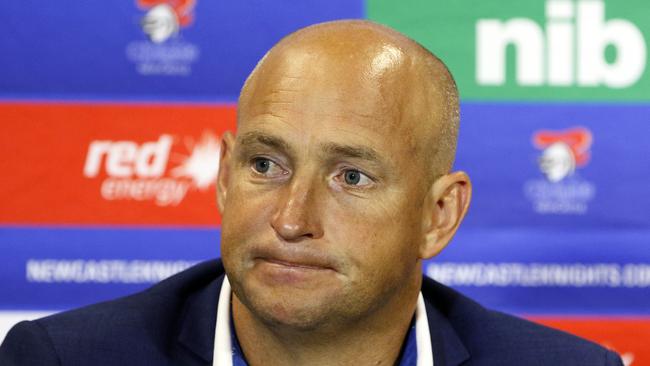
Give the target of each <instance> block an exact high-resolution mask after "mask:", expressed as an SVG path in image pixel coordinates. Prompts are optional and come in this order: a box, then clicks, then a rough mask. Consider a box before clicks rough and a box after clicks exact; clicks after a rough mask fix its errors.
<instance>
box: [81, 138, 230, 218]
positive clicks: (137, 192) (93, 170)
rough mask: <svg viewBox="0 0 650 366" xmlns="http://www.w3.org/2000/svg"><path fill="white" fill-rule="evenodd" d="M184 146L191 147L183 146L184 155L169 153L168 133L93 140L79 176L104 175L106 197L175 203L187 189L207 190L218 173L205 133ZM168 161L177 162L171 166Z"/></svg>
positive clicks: (215, 152) (213, 142) (214, 144)
mask: <svg viewBox="0 0 650 366" xmlns="http://www.w3.org/2000/svg"><path fill="white" fill-rule="evenodd" d="M188 141H191V140H189V139H188ZM186 145H190V146H185V150H186V151H188V152H189V154H183V153H179V152H172V150H173V147H174V138H172V136H171V135H167V134H163V135H161V136H160V137H159V138H158V140H156V141H149V142H145V143H142V144H138V143H136V142H134V141H109V140H98V141H92V142H91V143H90V145H89V147H88V153H87V155H86V162H85V164H84V170H83V174H84V176H85V177H86V178H90V179H94V178H97V177H99V176H100V173H104V174H102V176H103V175H105V176H106V177H105V178H104V180H103V181H102V183H101V188H100V193H101V195H102V197H103V198H104V199H106V200H108V201H114V200H134V201H153V202H155V203H156V204H157V205H159V206H170V205H171V206H176V205H178V204H179V203H181V202H182V201H183V199H184V198H185V196H186V195H187V193H188V191H189V189H190V188H195V189H198V190H206V189H209V188H210V187H211V186H212V185H213V184H214V182H215V181H216V178H217V174H218V172H219V151H220V145H219V139H218V138H217V137H215V136H214V135H212V134H210V133H204V134H203V137H202V138H201V140H200V141H198V142H197V143H190V144H186ZM174 157H176V158H177V159H174ZM170 160H178V161H180V164H179V165H177V166H175V167H170Z"/></svg>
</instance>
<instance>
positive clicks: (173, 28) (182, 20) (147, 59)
mask: <svg viewBox="0 0 650 366" xmlns="http://www.w3.org/2000/svg"><path fill="white" fill-rule="evenodd" d="M136 5H137V6H138V8H139V9H142V10H145V11H146V13H145V14H144V15H143V16H142V18H141V20H140V22H139V25H140V27H141V29H142V32H143V34H144V35H145V36H146V37H147V40H146V41H133V42H131V43H129V44H128V45H127V47H126V56H127V58H128V59H129V60H130V61H131V62H133V63H134V64H135V65H136V71H137V72H138V73H139V74H141V75H177V76H179V75H180V76H186V75H189V74H191V73H192V64H193V63H195V62H196V61H197V60H198V58H199V56H200V50H199V48H198V47H197V46H196V45H195V44H193V43H191V42H189V41H188V40H186V39H184V38H183V37H181V36H180V30H181V29H182V28H186V27H188V26H190V25H191V24H192V23H193V22H194V20H195V14H194V11H195V7H196V0H136Z"/></svg>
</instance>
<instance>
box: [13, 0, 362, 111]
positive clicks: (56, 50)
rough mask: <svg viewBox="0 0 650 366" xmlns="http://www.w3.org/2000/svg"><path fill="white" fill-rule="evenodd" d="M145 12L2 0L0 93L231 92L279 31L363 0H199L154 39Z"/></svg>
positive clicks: (93, 1)
mask: <svg viewBox="0 0 650 366" xmlns="http://www.w3.org/2000/svg"><path fill="white" fill-rule="evenodd" d="M145 12H146V9H142V8H139V7H138V5H137V3H136V0H129V1H98V0H87V1H70V0H65V1H35V0H25V1H3V2H0V24H2V26H1V27H2V29H3V31H2V32H0V49H1V50H2V68H0V98H11V99H17V98H22V99H39V98H40V99H93V98H100V99H112V100H125V99H128V100H142V99H149V100H151V99H154V100H165V99H179V100H199V101H200V100H209V101H215V100H220V101H233V100H235V99H236V97H237V95H238V94H239V89H240V88H241V86H242V84H243V82H244V80H245V77H246V76H247V75H248V73H249V72H250V71H251V70H252V69H253V67H254V66H255V63H256V62H257V61H258V60H259V59H260V58H261V57H262V55H263V54H264V52H266V51H267V50H268V49H269V48H270V47H271V46H272V45H273V44H274V43H275V42H277V41H278V40H279V39H280V38H281V37H283V36H285V35H286V34H288V33H290V32H292V31H294V30H297V29H299V28H301V27H304V26H307V25H309V24H314V23H317V22H322V21H326V20H333V19H340V18H360V17H362V16H363V2H362V1H361V0H331V1H326V2H323V1H286V0H284V1H261V0H257V1H206V0H198V1H197V2H196V6H195V8H194V11H193V15H194V16H193V18H194V20H193V22H192V23H191V24H189V25H188V26H186V27H181V29H180V32H179V33H178V35H177V36H175V37H172V38H171V39H169V40H167V41H166V42H164V43H161V44H153V43H151V42H149V41H147V39H146V35H145V33H144V32H143V28H142V26H141V22H142V18H143V16H144V15H145ZM151 64H154V66H155V67H154V68H153V69H152V68H151V67H148V66H147V65H149V66H151Z"/></svg>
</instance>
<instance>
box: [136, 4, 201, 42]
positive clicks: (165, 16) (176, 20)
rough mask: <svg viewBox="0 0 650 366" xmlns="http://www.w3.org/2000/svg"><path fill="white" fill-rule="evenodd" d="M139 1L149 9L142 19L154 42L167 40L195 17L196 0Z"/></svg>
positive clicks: (144, 7) (140, 5)
mask: <svg viewBox="0 0 650 366" xmlns="http://www.w3.org/2000/svg"><path fill="white" fill-rule="evenodd" d="M137 3H138V6H139V7H141V8H143V9H148V11H147V14H145V16H144V18H143V19H142V30H143V31H144V33H145V34H147V36H149V39H150V40H151V41H152V42H154V43H162V42H165V41H166V40H168V39H169V38H170V37H172V36H174V35H176V34H178V31H179V29H180V28H181V27H186V26H188V25H189V24H190V23H192V20H193V17H194V14H193V10H194V5H195V1H194V0H137Z"/></svg>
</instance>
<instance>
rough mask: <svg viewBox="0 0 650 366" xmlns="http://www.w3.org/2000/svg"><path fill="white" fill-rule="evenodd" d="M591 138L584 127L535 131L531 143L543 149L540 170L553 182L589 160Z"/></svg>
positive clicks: (561, 178) (570, 173)
mask: <svg viewBox="0 0 650 366" xmlns="http://www.w3.org/2000/svg"><path fill="white" fill-rule="evenodd" d="M592 140H593V138H592V135H591V132H590V131H589V130H588V129H586V128H584V127H575V128H571V129H568V130H565V131H548V130H545V131H538V132H536V133H535V134H534V135H533V144H534V145H535V147H537V148H538V149H542V150H543V152H542V155H541V157H540V159H539V167H540V170H541V171H542V173H544V175H545V176H546V178H547V179H548V180H549V181H550V182H553V183H555V182H559V181H561V180H563V179H564V178H566V177H568V176H570V175H572V174H573V173H574V171H575V169H576V167H582V166H584V165H586V164H587V162H589V157H590V152H589V149H590V147H591V143H592Z"/></svg>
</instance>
